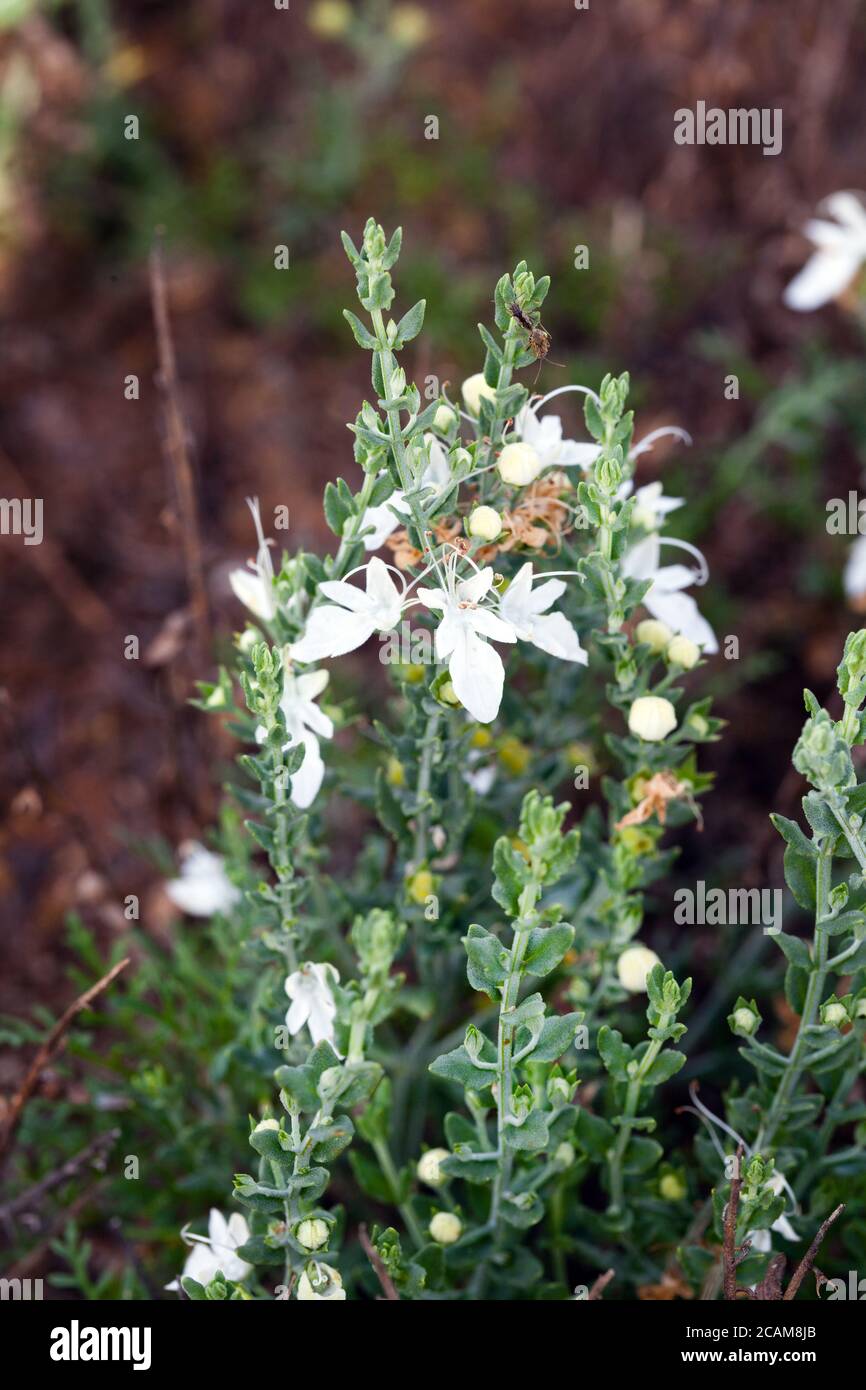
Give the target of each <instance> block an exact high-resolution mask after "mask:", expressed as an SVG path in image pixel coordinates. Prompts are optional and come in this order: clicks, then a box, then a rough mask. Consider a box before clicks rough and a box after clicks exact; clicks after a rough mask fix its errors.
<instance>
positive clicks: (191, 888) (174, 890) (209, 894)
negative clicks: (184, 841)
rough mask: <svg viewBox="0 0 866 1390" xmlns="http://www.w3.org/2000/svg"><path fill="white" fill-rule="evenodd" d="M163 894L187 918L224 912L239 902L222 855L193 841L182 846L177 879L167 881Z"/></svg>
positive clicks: (238, 890) (236, 890)
mask: <svg viewBox="0 0 866 1390" xmlns="http://www.w3.org/2000/svg"><path fill="white" fill-rule="evenodd" d="M165 891H166V893H167V894H168V896H169V897H170V898H171V901H172V902H173V903H174V905H175V907H179V908H180V910H181V912H186V913H188V914H189V915H190V916H191V917H213V915H214V914H215V913H217V912H228V911H230V909H231V908H233V907H234V906H235V904H236V903H239V902H240V900H241V891H240V889H239V888H236V887H235V885H234V884H233V883H232V882H231V880H230V879H229V877H228V875H227V874H226V871H225V861H224V860H223V858H222V855H219V854H212V853H211V851H210V850H208V849H205V847H204V845H200V844H198V843H197V842H196V841H193V842H192V843H190V844H189V845H187V846H186V850H185V853H184V857H183V860H182V862H181V866H180V878H173V879H170V880H169V882H168V883H167V884H166V885H165Z"/></svg>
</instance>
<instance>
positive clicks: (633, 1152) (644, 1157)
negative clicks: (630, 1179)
mask: <svg viewBox="0 0 866 1390" xmlns="http://www.w3.org/2000/svg"><path fill="white" fill-rule="evenodd" d="M663 1153H664V1149H663V1148H662V1146H661V1144H659V1143H658V1141H657V1140H656V1139H642V1138H641V1137H640V1136H638V1137H637V1138H632V1139H631V1140H630V1141H629V1145H628V1148H627V1149H626V1151H625V1158H624V1159H623V1163H622V1166H623V1171H624V1172H626V1173H645V1172H646V1171H647V1169H649V1168H652V1167H654V1165H655V1164H656V1163H658V1161H659V1159H660V1158H661V1157H662V1154H663Z"/></svg>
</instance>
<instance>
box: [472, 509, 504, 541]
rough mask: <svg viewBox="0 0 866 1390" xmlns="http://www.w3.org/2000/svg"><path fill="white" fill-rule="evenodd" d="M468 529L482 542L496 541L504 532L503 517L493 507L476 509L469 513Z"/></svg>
mask: <svg viewBox="0 0 866 1390" xmlns="http://www.w3.org/2000/svg"><path fill="white" fill-rule="evenodd" d="M466 529H467V531H468V532H469V534H470V536H474V537H475V538H476V539H477V540H480V541H495V540H496V537H497V536H498V535H499V533H500V531H501V530H502V517H501V516H500V515H499V513H498V512H497V511H496V510H495V508H493V507H475V509H474V510H473V511H471V512H470V513H469V521H468V522H467V525H466Z"/></svg>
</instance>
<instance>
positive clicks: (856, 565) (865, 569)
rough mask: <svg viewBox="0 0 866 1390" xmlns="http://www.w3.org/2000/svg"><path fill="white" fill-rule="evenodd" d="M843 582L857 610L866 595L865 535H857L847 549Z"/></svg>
mask: <svg viewBox="0 0 866 1390" xmlns="http://www.w3.org/2000/svg"><path fill="white" fill-rule="evenodd" d="M844 584H845V593H846V594H847V595H848V598H849V599H852V600H853V601H854V602H853V607H855V608H856V609H857V610H858V612H859V611H860V608H861V607H862V604H863V598H864V595H866V536H858V537H857V539H856V541H855V542H854V544H853V545H852V547H851V549H850V550H849V551H848V559H847V561H846V564H845V576H844Z"/></svg>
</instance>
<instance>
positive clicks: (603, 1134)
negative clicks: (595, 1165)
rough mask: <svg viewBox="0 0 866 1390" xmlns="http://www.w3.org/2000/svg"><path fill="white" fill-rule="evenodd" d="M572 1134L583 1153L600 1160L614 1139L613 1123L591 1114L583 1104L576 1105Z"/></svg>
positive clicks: (605, 1155) (605, 1154)
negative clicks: (575, 1117)
mask: <svg viewBox="0 0 866 1390" xmlns="http://www.w3.org/2000/svg"><path fill="white" fill-rule="evenodd" d="M574 1134H575V1138H576V1140H577V1142H578V1144H579V1145H580V1147H581V1148H582V1149H583V1151H584V1153H586V1154H588V1155H589V1157H590V1158H594V1159H595V1160H596V1161H597V1162H602V1161H603V1160H604V1159H605V1158H606V1157H607V1152H608V1149H609V1148H610V1147H611V1145H612V1144H613V1143H614V1139H615V1130H614V1127H613V1125H612V1124H610V1123H609V1122H608V1121H607V1120H603V1119H602V1118H601V1116H600V1115H591V1114H590V1112H589V1111H588V1110H584V1108H583V1106H578V1109H577V1121H576V1123H575V1127H574Z"/></svg>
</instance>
